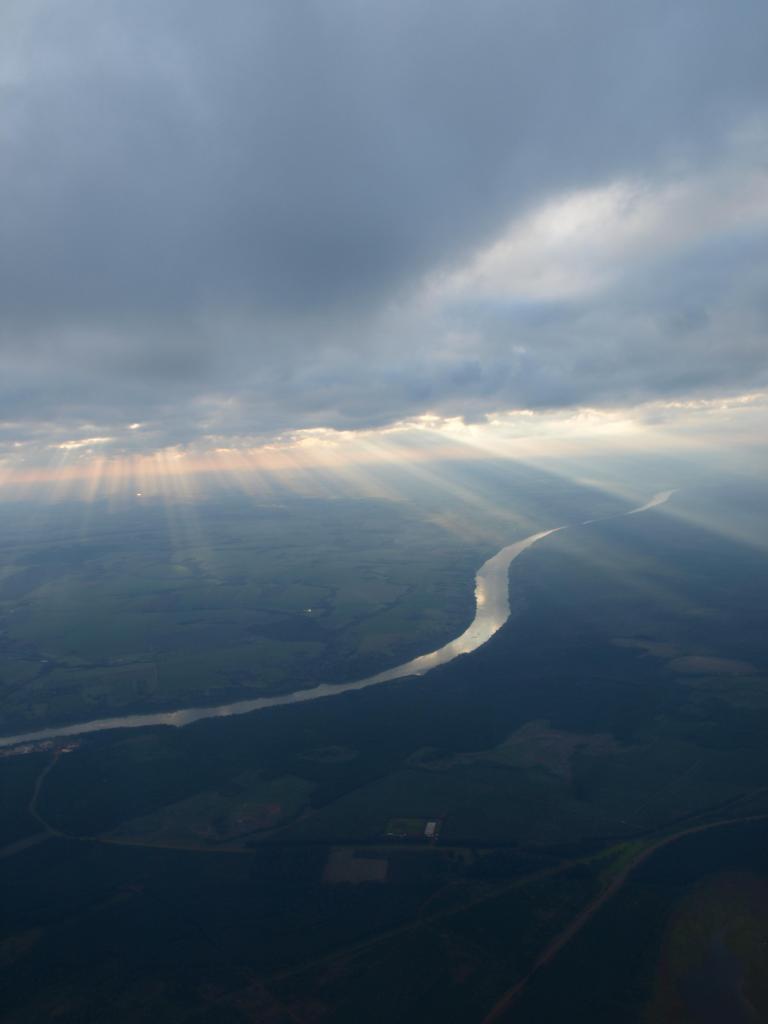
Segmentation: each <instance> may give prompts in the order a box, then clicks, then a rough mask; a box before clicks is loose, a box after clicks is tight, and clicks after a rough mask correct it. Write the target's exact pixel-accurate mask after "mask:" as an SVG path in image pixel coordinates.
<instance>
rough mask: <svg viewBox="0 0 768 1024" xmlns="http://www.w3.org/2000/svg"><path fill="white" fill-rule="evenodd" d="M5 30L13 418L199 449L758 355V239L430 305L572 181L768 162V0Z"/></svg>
mask: <svg viewBox="0 0 768 1024" xmlns="http://www.w3.org/2000/svg"><path fill="white" fill-rule="evenodd" d="M0 38H1V39H2V41H1V42H0V59H1V60H2V77H1V78H0V89H1V90H2V109H3V120H2V125H0V156H1V159H0V200H1V202H2V207H1V209H0V231H1V233H2V250H0V346H2V348H1V349H0V360H1V361H0V372H2V379H1V380H0V402H2V406H1V407H0V419H3V420H7V421H9V422H12V423H14V424H17V423H22V422H24V421H29V422H30V424H32V423H38V424H40V423H51V424H59V425H60V426H61V429H62V430H64V431H65V432H66V430H67V429H70V428H72V429H76V430H80V429H81V428H82V429H84V430H86V429H90V426H91V425H93V424H96V425H98V426H99V432H100V433H101V432H102V427H103V428H104V430H106V431H107V432H108V433H112V432H113V431H115V432H119V431H120V430H121V429H122V428H123V427H124V425H125V423H127V422H129V421H144V420H150V421H152V423H153V424H154V432H153V433H151V434H147V435H140V434H137V435H136V437H138V436H146V437H147V438H149V437H151V438H152V441H151V443H184V442H186V441H188V440H193V439H194V438H196V437H199V436H202V435H205V434H206V433H216V432H217V431H227V432H230V433H232V434H247V433H252V434H255V435H269V433H270V432H277V431H281V430H285V429H291V428H299V427H304V426H319V425H330V426H351V427H354V426H370V425H378V424H383V423H387V422H391V421H392V420H393V419H397V418H399V417H402V416H408V415H414V414H418V413H420V412H423V411H424V410H425V409H435V410H439V411H443V412H445V413H446V414H451V415H465V416H468V417H473V416H478V415H482V413H483V412H484V411H488V410H490V409H494V408H498V407H500V405H502V406H503V405H504V404H530V405H533V406H548V405H549V406H551V405H557V404H559V403H565V404H569V403H578V402H580V401H592V400H605V401H610V400H612V401H617V400H623V399H625V398H631V397H633V396H641V397H643V396H649V395H650V396H652V395H653V394H655V393H667V392H674V391H677V390H681V389H682V390H685V389H686V388H688V387H690V388H694V389H696V388H705V389H706V388H707V387H709V386H715V385H717V386H722V385H724V386H726V387H738V386H741V385H742V384H744V383H745V381H747V380H750V381H751V380H754V378H755V374H758V375H759V374H760V373H762V372H763V369H764V364H763V363H762V351H761V337H764V334H763V335H762V336H761V334H760V331H761V330H762V331H764V328H765V314H764V310H765V305H764V302H763V306H762V308H763V313H762V314H760V312H759V308H758V307H759V301H758V297H759V294H760V292H761V289H764V286H765V277H764V276H763V277H762V278H761V277H760V275H758V274H757V272H756V269H755V261H756V260H759V261H761V265H762V267H763V268H764V267H765V259H764V257H765V252H764V248H763V247H762V243H761V241H760V240H759V239H757V240H755V239H749V238H745V237H743V233H742V234H741V235H738V237H734V238H731V239H723V238H722V237H721V236H722V231H715V232H714V234H713V237H712V238H711V239H706V240H704V241H701V240H700V241H699V244H698V247H697V248H696V249H695V251H694V249H692V248H691V247H689V248H688V249H687V250H686V251H685V252H684V253H682V255H681V254H678V256H677V257H676V259H677V263H676V264H675V263H674V260H673V261H671V262H670V261H669V260H667V261H666V263H665V264H664V268H663V273H662V272H660V271H659V270H658V268H657V269H656V270H654V268H653V267H650V268H647V267H646V268H644V269H643V270H642V272H640V273H638V275H637V280H635V281H625V280H618V281H616V282H614V284H613V286H612V289H611V290H610V291H609V292H608V293H607V294H606V293H604V292H603V293H601V294H600V295H599V296H593V297H592V298H591V299H590V298H589V297H588V296H587V297H580V298H579V300H578V301H573V302H564V301H560V300H555V301H542V302H540V303H538V304H536V303H528V304H527V305H526V304H525V303H523V304H522V305H520V304H518V305H517V306H516V307H515V308H506V309H505V308H502V306H503V304H502V305H501V306H500V305H499V303H498V302H496V303H495V304H494V303H489V302H488V301H487V300H486V299H478V300H477V303H476V305H475V309H474V313H473V314H472V315H471V316H470V311H471V309H472V305H471V302H469V301H468V298H467V297H465V301H464V307H463V312H461V311H459V310H458V308H457V309H453V310H452V309H451V308H450V303H448V304H447V306H446V308H445V309H444V310H442V311H439V312H438V313H435V314H434V315H433V317H432V319H427V318H425V317H424V316H423V315H422V314H421V313H419V312H418V311H417V312H413V310H412V311H411V313H410V314H408V313H407V307H408V303H409V302H413V301H414V296H417V295H418V293H419V288H420V285H421V283H422V281H423V280H424V277H425V275H429V274H434V273H435V272H436V271H437V270H439V269H440V268H447V269H450V268H452V267H456V266H459V265H461V264H462V262H464V261H465V260H467V259H468V258H470V256H471V254H472V253H473V251H475V250H476V249H477V248H478V247H481V246H483V245H484V244H488V243H490V242H492V241H493V240H494V238H495V237H496V236H497V235H499V234H500V233H501V232H502V231H503V229H504V227H505V225H506V224H507V223H508V222H509V221H510V219H512V218H514V217H520V216H523V215H524V214H525V212H526V211H527V210H529V209H531V208H533V207H534V206H535V205H536V204H538V203H541V202H544V201H545V200H547V199H548V198H549V197H550V196H552V195H556V194H561V193H565V192H570V191H573V190H577V189H584V188H590V187H593V186H599V185H602V184H604V183H608V182H611V181H613V180H618V179H623V178H628V177H631V178H633V179H642V180H643V181H645V182H647V183H649V187H653V184H654V183H655V182H664V181H666V180H668V179H669V178H670V177H677V178H678V179H679V178H682V179H684V178H685V176H686V174H688V173H690V172H691V169H695V171H696V173H701V171H702V169H706V168H707V167H710V166H711V167H716V166H717V165H718V163H719V162H720V161H723V160H730V161H731V162H732V161H733V151H734V145H736V143H734V139H741V141H740V142H738V145H737V147H736V148H737V149H738V152H740V153H742V154H745V155H744V160H745V161H746V162H747V163H749V162H752V163H754V164H755V165H759V163H760V160H763V161H765V155H766V149H765V146H764V144H763V143H764V136H763V135H761V134H760V131H761V129H760V125H761V123H762V122H761V118H762V117H763V115H764V111H765V101H766V91H767V87H768V74H767V73H766V67H765V65H766V62H765V59H764V58H765V39H766V38H768V8H767V7H766V5H765V4H764V3H763V2H762V0H757V2H746V0H745V2H740V3H736V4H733V3H730V4H726V3H725V2H722V3H721V2H714V3H707V4H702V3H701V2H700V0H681V2H678V3H675V4H669V3H668V2H666V0H665V2H661V0H657V2H648V3H645V4H637V3H631V2H626V3H625V2H616V0H604V2H601V0H588V2H584V3H578V4H576V3H572V2H565V0H563V2H557V0H536V2H535V3H534V2H526V3H520V2H517V3H510V2H509V0H505V2H492V0H474V2H472V3H471V4H470V3H467V2H461V3H459V2H456V0H440V2H429V3H427V2H419V0H409V2H407V3H400V2H390V3H386V4H383V3H372V2H365V0H354V2H353V0H348V2H333V0H329V2H323V3H320V2H304V3H292V2H287V0H275V2H272V3H269V2H266V3H260V4H253V3H250V2H245V0H242V2H241V0H228V2H227V3H225V4H223V5H222V4H212V3H203V2H194V0H184V2H182V0H165V2H163V3H156V2H142V0H132V2H131V3H123V2H109V0H99V2H96V0H93V2H87V0H71V2H69V3H67V4H58V3H53V2H40V3H30V2H28V0H26V2H23V3H21V2H20V3H13V2H11V3H6V4H5V5H4V7H3V12H2V13H1V14H0ZM745 134H746V136H748V137H749V138H748V141H747V142H746V143H745V142H744V141H743V137H744V136H745ZM749 139H751V141H749ZM738 173H739V168H738V167H736V168H735V170H734V169H733V168H732V174H735V175H736V177H737V178H738ZM729 246H730V248H729ZM742 277H743V280H742ZM510 284H511V287H512V291H513V292H514V282H511V283H510ZM737 300H738V302H739V303H740V304H741V305H739V307H738V308H735V305H736V303H737ZM417 305H418V303H417ZM393 309H397V310H400V311H401V313H399V314H393V313H392V310H393ZM402 311H405V312H402ZM761 316H762V320H761V319H760V317H761ZM454 328H456V329H460V330H462V331H464V332H465V335H466V338H465V341H464V343H463V349H462V350H451V351H450V353H449V352H448V351H447V348H446V341H445V337H444V334H443V333H442V332H444V331H450V330H452V329H454ZM734 331H736V334H734V333H733V332H734ZM734 345H736V352H737V354H738V358H733V354H734V350H733V348H732V346H734ZM702 346H704V349H703V350H704V351H705V352H706V353H707V357H708V358H707V360H704V361H702V360H700V359H697V354H698V353H699V352H700V351H702V348H701V347H702ZM448 349H450V345H448ZM692 360H693V363H695V365H692ZM707 363H708V365H709V367H710V369H709V370H708V369H707ZM18 429H19V436H21V437H23V436H24V433H25V432H24V428H23V427H19V428H18ZM29 429H30V436H31V433H34V430H33V428H32V427H30V428H29ZM131 440H132V443H135V438H132V439H131Z"/></svg>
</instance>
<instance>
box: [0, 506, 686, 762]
mask: <svg viewBox="0 0 768 1024" xmlns="http://www.w3.org/2000/svg"><path fill="white" fill-rule="evenodd" d="M673 493H674V492H673V491H661V492H660V493H659V494H655V495H654V496H653V498H651V499H650V501H647V502H646V503H645V504H644V505H640V506H639V507H638V508H633V509H630V510H629V511H628V512H620V513H618V515H613V516H602V517H601V518H600V519H587V520H585V521H584V522H583V523H581V525H582V526H588V525H590V524H591V523H598V522H603V521H605V520H606V519H617V518H621V517H622V516H630V515H634V514H635V513H637V512H645V511H646V510H647V509H650V508H655V507H656V506H657V505H661V504H663V503H664V502H665V501H667V500H668V498H669V497H670V495H671V494H673ZM563 529H566V527H564V526H556V527H554V528H553V529H551V530H542V531H541V532H540V533H532V534H531V535H530V537H525V538H524V539H523V540H519V541H516V542H515V543H514V544H508V545H507V546H506V547H504V548H502V549H501V551H497V552H496V554H495V555H493V556H492V557H491V558H489V559H488V561H487V562H484V563H483V564H482V565H481V566H480V568H479V569H478V571H477V574H476V576H475V605H476V610H475V617H474V619H473V620H472V622H471V623H470V625H469V626H468V628H467V629H465V630H464V632H463V633H462V634H461V635H460V636H457V637H456V639H455V640H451V641H450V642H449V643H447V644H445V645H444V646H443V647H439V648H438V649H437V650H436V651H431V652H430V653H429V654H422V655H420V656H419V657H418V658H412V659H411V661H406V662H404V663H403V664H402V665H396V666H395V667H394V668H390V669H386V671H384V672H379V673H377V674H376V675H373V676H368V677H366V678H365V679H358V680H355V681H354V682H351V683H321V684H320V685H318V686H313V687H311V688H308V689H306V690H295V691H294V692H293V693H283V694H278V695H276V696H274V697H256V698H254V699H253V700H239V701H235V702H234V703H232V704H219V705H218V706H216V707H207V708H205V707H203V708H180V709H179V710H178V711H160V712H156V713H153V714H148V715H121V716H118V717H115V718H97V719H94V720H93V721H90V722H76V723H74V724H73V725H59V726H52V727H51V728H49V729H39V730H37V731H36V732H28V733H21V734H20V735H18V736H3V737H0V747H11V746H16V745H17V744H21V743H33V742H37V741H39V740H48V739H55V738H58V737H63V736H82V735H84V734H85V733H89V732H102V731H104V730H106V729H141V728H144V727H146V726H153V725H173V726H176V727H181V726H184V725H191V723H192V722H199V721H200V720H201V719H203V718H229V717H230V716H231V715H247V714H250V713H251V712H252V711H261V710H263V709H264V708H275V707H280V706H282V705H284V704H301V703H303V702H305V701H311V700H320V699H321V698H322V697H335V696H337V695H338V694H340V693H349V692H350V691H352V690H365V689H367V687H369V686H377V685H378V684H379V683H388V682H390V681H391V680H393V679H402V678H404V677H406V676H423V675H424V673H425V672H429V671H430V669H433V668H437V666H438V665H445V664H446V663H447V662H449V661H453V659H454V658H456V657H458V656H459V655H460V654H469V653H471V652H472V651H476V650H477V648H478V647H482V645H483V644H484V643H486V642H487V641H488V640H490V638H491V637H492V636H493V634H494V633H496V632H498V630H499V629H501V627H502V626H503V625H504V623H505V622H506V621H507V619H508V618H509V614H510V608H509V567H510V565H511V564H512V562H513V561H514V560H515V559H516V558H518V557H519V556H520V555H521V554H522V553H523V552H524V551H525V550H527V548H529V547H531V546H532V545H533V544H536V543H537V542H538V541H540V540H543V539H544V537H549V535H550V534H552V533H557V532H558V531H559V530H563Z"/></svg>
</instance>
